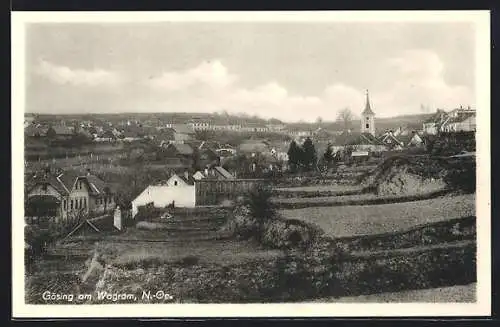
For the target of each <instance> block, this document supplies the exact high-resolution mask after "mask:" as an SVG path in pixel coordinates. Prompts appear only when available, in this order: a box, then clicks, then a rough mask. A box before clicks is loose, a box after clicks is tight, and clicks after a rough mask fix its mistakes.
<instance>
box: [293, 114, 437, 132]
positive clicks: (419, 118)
mask: <svg viewBox="0 0 500 327" xmlns="http://www.w3.org/2000/svg"><path fill="white" fill-rule="evenodd" d="M432 115H433V114H416V115H403V116H396V117H388V118H376V120H375V126H376V128H377V131H378V132H382V131H385V130H387V129H397V128H398V127H407V128H409V129H415V130H419V129H422V124H423V122H424V121H425V120H426V119H428V118H429V117H431V116H432ZM360 124H361V121H360V120H359V119H355V120H353V121H352V122H351V129H353V130H357V129H359V126H360ZM287 126H289V127H293V128H297V129H305V130H307V129H309V130H314V129H317V128H318V127H321V128H323V129H325V130H330V131H342V130H343V129H344V126H343V124H342V123H341V122H322V123H321V124H318V123H292V124H287Z"/></svg>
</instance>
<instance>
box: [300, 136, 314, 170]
mask: <svg viewBox="0 0 500 327" xmlns="http://www.w3.org/2000/svg"><path fill="white" fill-rule="evenodd" d="M316 160H317V156H316V149H315V148H314V144H313V142H312V140H311V138H309V137H308V138H307V139H306V140H305V141H304V144H303V145H302V164H303V166H304V167H305V168H306V169H308V170H310V169H311V168H312V166H313V165H314V164H315V163H316Z"/></svg>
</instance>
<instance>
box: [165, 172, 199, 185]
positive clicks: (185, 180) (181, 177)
mask: <svg viewBox="0 0 500 327" xmlns="http://www.w3.org/2000/svg"><path fill="white" fill-rule="evenodd" d="M173 176H174V175H172V177H173ZM175 176H177V177H179V178H180V179H181V180H182V181H184V182H185V183H186V184H188V185H194V182H195V179H194V178H193V175H192V174H189V176H188V178H186V176H184V175H183V174H179V175H177V174H175ZM172 177H170V178H172Z"/></svg>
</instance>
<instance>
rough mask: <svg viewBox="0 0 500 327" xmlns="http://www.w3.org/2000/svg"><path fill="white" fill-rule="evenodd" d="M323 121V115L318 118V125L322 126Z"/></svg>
mask: <svg viewBox="0 0 500 327" xmlns="http://www.w3.org/2000/svg"><path fill="white" fill-rule="evenodd" d="M321 123H323V118H321V117H318V118H316V125H318V127H321Z"/></svg>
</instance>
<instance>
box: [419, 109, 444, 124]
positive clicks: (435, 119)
mask: <svg viewBox="0 0 500 327" xmlns="http://www.w3.org/2000/svg"><path fill="white" fill-rule="evenodd" d="M447 116H448V114H447V113H446V112H445V111H444V110H441V109H438V110H437V111H436V113H435V114H434V115H432V116H431V117H429V118H427V119H426V120H425V121H424V124H428V123H440V122H442V121H443V119H445V118H446V117H447Z"/></svg>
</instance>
